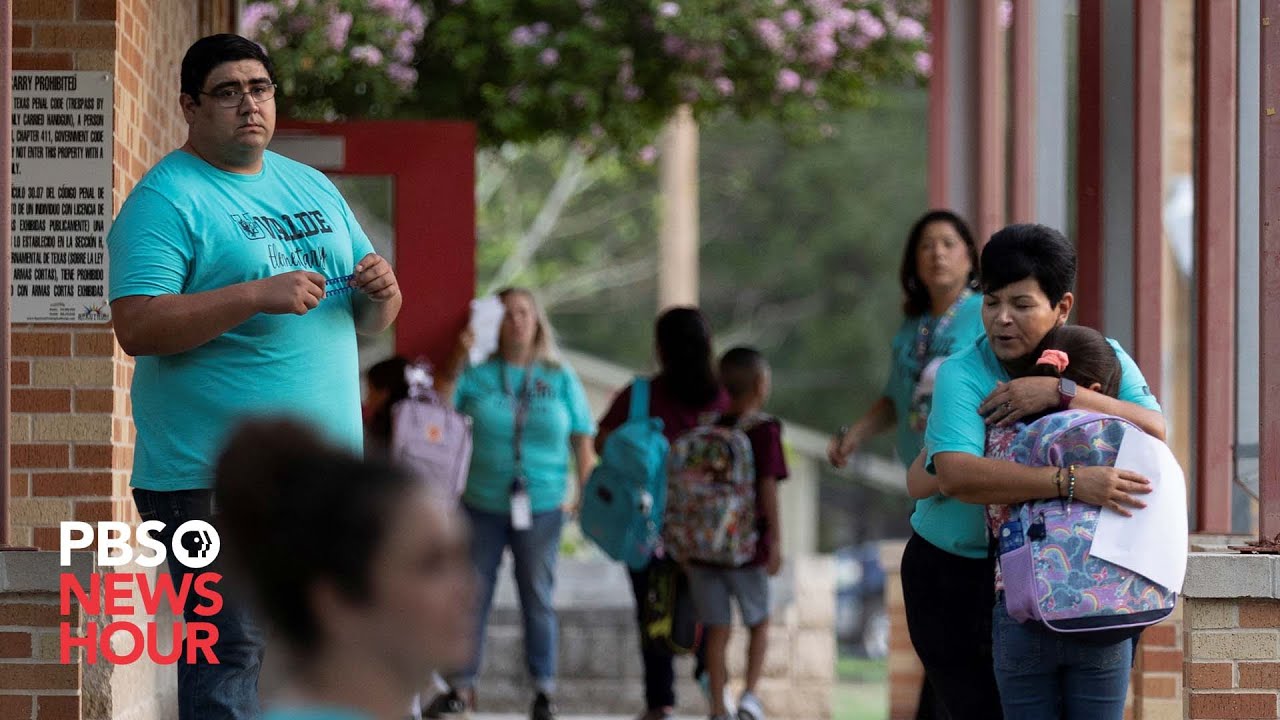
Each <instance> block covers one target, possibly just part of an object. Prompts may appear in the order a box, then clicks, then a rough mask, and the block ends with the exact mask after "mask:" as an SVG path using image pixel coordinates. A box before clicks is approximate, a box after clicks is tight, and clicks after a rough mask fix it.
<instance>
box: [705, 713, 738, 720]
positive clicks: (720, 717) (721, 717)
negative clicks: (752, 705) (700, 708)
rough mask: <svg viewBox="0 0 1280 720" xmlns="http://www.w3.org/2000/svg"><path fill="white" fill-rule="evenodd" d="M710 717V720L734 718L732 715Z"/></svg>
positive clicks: (730, 719) (731, 719)
mask: <svg viewBox="0 0 1280 720" xmlns="http://www.w3.org/2000/svg"><path fill="white" fill-rule="evenodd" d="M708 717H709V719H710V720H733V716H732V715H728V714H725V715H710V716H708Z"/></svg>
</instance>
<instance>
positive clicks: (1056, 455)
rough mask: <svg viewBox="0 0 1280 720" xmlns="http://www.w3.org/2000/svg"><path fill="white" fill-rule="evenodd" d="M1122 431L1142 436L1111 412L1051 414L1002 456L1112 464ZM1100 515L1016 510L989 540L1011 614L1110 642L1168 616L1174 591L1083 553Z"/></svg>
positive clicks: (1060, 505)
mask: <svg viewBox="0 0 1280 720" xmlns="http://www.w3.org/2000/svg"><path fill="white" fill-rule="evenodd" d="M1126 432H1142V431H1141V430H1140V429H1138V428H1137V426H1135V425H1133V424H1132V423H1130V422H1128V421H1126V420H1122V419H1120V418H1117V417H1113V416H1110V415H1101V414H1098V413H1092V412H1087V411H1083V410H1067V411H1064V412H1059V413H1053V414H1051V415H1046V416H1045V417H1042V418H1040V419H1038V420H1036V421H1034V422H1032V423H1029V424H1028V425H1026V426H1025V427H1024V428H1022V429H1021V431H1020V432H1019V433H1018V435H1017V437H1016V438H1015V439H1014V440H1013V443H1012V445H1011V446H1010V447H1009V448H1008V450H1007V452H1008V457H1007V459H1010V460H1013V461H1014V462H1017V463H1019V464H1022V465H1030V466H1037V467H1066V466H1068V465H1079V466H1082V467H1084V466H1099V465H1103V466H1105V465H1114V464H1115V461H1116V455H1117V453H1118V451H1119V448H1120V442H1121V441H1122V440H1123V439H1124V435H1125V433H1126ZM1002 454H1003V453H1002ZM1100 513H1101V508H1099V507H1098V506H1097V505H1089V504H1086V503H1083V502H1080V501H1079V500H1076V501H1073V502H1070V503H1068V502H1066V501H1065V500H1059V499H1050V500H1037V501H1035V502H1029V503H1023V504H1021V505H1018V506H1016V508H1015V511H1014V512H1013V514H1012V515H1011V517H1010V519H1009V521H1008V522H1006V523H1004V524H1003V525H1002V526H1000V528H999V529H998V530H997V537H996V540H997V541H998V544H999V553H1000V556H999V557H1000V570H1001V573H1002V575H1003V576H1004V590H1005V604H1006V606H1007V608H1008V611H1009V615H1010V616H1011V617H1013V618H1014V619H1015V620H1018V621H1019V622H1026V621H1028V620H1034V621H1037V622H1039V623H1042V624H1044V625H1045V626H1046V627H1048V628H1049V629H1051V630H1054V631H1057V632H1062V633H1087V634H1089V635H1090V638H1091V639H1097V640H1099V641H1104V642H1115V641H1118V640H1121V639H1124V638H1126V637H1133V636H1136V635H1137V634H1139V633H1141V632H1142V629H1143V628H1145V627H1146V626H1148V625H1154V624H1155V623H1158V622H1160V621H1161V620H1164V619H1165V618H1167V617H1168V616H1169V615H1170V613H1172V612H1173V609H1174V605H1175V604H1176V603H1177V599H1178V598H1177V593H1175V592H1172V591H1170V590H1168V589H1166V588H1164V587H1162V586H1160V585H1157V584H1156V583H1154V582H1152V581H1150V580H1148V579H1147V578H1145V577H1143V576H1142V575H1139V574H1138V573H1136V572H1133V571H1131V570H1128V569H1126V568H1123V567H1120V566H1119V565H1116V564H1114V563H1111V562H1108V561H1106V560H1103V559H1101V558H1097V557H1093V556H1092V555H1091V554H1090V549H1091V547H1092V545H1093V536H1094V531H1095V530H1096V529H1097V526H1098V516H1099V514H1100Z"/></svg>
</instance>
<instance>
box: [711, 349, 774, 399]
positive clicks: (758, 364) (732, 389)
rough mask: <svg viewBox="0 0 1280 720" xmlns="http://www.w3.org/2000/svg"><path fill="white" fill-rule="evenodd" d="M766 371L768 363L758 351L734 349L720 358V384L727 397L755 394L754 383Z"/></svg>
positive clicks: (758, 380)
mask: <svg viewBox="0 0 1280 720" xmlns="http://www.w3.org/2000/svg"><path fill="white" fill-rule="evenodd" d="M768 369H769V363H768V361H766V360H765V359H764V355H761V354H760V351H759V350H756V349H755V348H749V347H736V348H733V349H732V350H729V351H728V352H726V353H725V354H724V355H723V356H721V358H720V382H722V383H724V389H725V390H726V391H728V393H729V397H731V398H740V397H745V396H747V395H750V394H751V393H753V392H755V389H756V383H758V382H760V377H761V376H762V375H764V373H765V372H766V371H767V370H768Z"/></svg>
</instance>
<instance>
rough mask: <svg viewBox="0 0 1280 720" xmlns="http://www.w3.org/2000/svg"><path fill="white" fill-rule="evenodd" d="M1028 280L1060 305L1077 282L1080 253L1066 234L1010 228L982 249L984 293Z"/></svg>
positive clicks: (1031, 227)
mask: <svg viewBox="0 0 1280 720" xmlns="http://www.w3.org/2000/svg"><path fill="white" fill-rule="evenodd" d="M1027 278H1035V281H1036V282H1037V283H1039V284H1040V289H1041V290H1042V291H1044V294H1045V296H1046V297H1048V298H1049V304H1051V305H1057V304H1058V301H1060V300H1062V296H1063V295H1066V294H1067V293H1068V292H1070V291H1071V288H1072V286H1074V285H1075V282H1076V251H1075V248H1073V247H1071V243H1069V242H1067V239H1066V238H1065V237H1063V235H1062V233H1060V232H1058V231H1057V230H1054V229H1053V228H1051V227H1047V226H1045V225H1034V224H1022V225H1010V226H1008V227H1006V228H1004V229H1003V230H1000V231H998V232H996V234H994V235H992V236H991V239H990V240H988V241H987V244H986V246H985V247H984V248H982V292H984V293H993V292H996V291H997V290H1001V289H1003V288H1005V287H1008V286H1009V285H1012V284H1014V283H1016V282H1021V281H1023V280H1026V279H1027Z"/></svg>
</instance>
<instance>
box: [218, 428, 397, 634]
mask: <svg viewBox="0 0 1280 720" xmlns="http://www.w3.org/2000/svg"><path fill="white" fill-rule="evenodd" d="M416 486H417V481H416V480H415V479H414V478H413V477H412V476H411V475H409V474H407V473H405V472H404V471H403V470H401V469H399V468H395V467H392V466H391V465H388V464H387V463H385V462H383V461H381V460H377V459H361V458H358V457H356V456H354V455H352V454H351V453H350V452H349V451H347V450H343V449H339V448H336V447H334V446H332V445H329V444H328V443H327V442H325V441H323V440H322V439H321V438H320V437H319V435H317V434H316V432H315V431H313V430H312V429H311V428H309V427H307V426H305V425H300V424H298V423H296V422H291V421H287V420H252V421H249V422H246V423H244V424H243V425H241V426H240V427H239V429H238V430H236V431H235V433H234V434H233V435H232V436H231V439H230V441H229V442H228V443H227V446H226V449H225V450H224V451H223V452H222V455H221V456H220V457H219V458H218V463H217V469H216V471H215V477H214V491H215V493H216V498H217V505H218V510H219V519H220V524H219V532H221V533H222V541H223V543H224V545H223V546H224V547H225V548H226V550H227V554H228V558H229V560H230V562H231V564H232V567H233V568H234V569H235V571H237V572H238V573H240V575H239V576H238V579H240V580H246V581H248V584H249V586H250V587H251V589H252V592H253V595H254V597H255V598H256V600H257V601H258V603H259V605H260V607H261V610H262V612H263V614H264V616H265V617H266V618H267V619H268V620H270V621H271V622H272V623H273V625H274V626H275V628H276V629H277V630H278V631H279V632H280V635H281V637H282V638H283V639H284V640H285V641H286V642H288V643H289V644H290V645H291V646H293V648H294V649H295V650H299V651H302V652H307V651H312V650H315V649H316V648H318V647H320V646H321V645H322V644H323V641H324V640H325V638H323V637H321V636H320V621H319V618H317V617H316V614H315V608H314V607H312V604H311V600H310V592H311V590H312V588H314V587H315V585H316V583H319V582H330V583H332V584H333V585H334V586H335V587H336V588H337V590H338V592H339V593H341V594H342V595H343V596H344V597H345V598H346V599H348V600H350V601H351V602H353V603H368V602H370V601H372V600H373V597H372V595H373V591H372V590H373V589H372V587H371V576H372V575H373V567H374V560H375V559H376V556H377V554H378V552H379V550H380V549H381V547H382V544H383V543H384V542H385V540H386V535H387V518H388V517H390V516H391V514H392V513H393V511H394V509H395V508H396V507H398V506H399V505H400V504H402V503H403V502H404V498H405V496H407V495H408V494H409V493H410V492H411V491H412V490H413V488H414V487H416Z"/></svg>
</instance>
